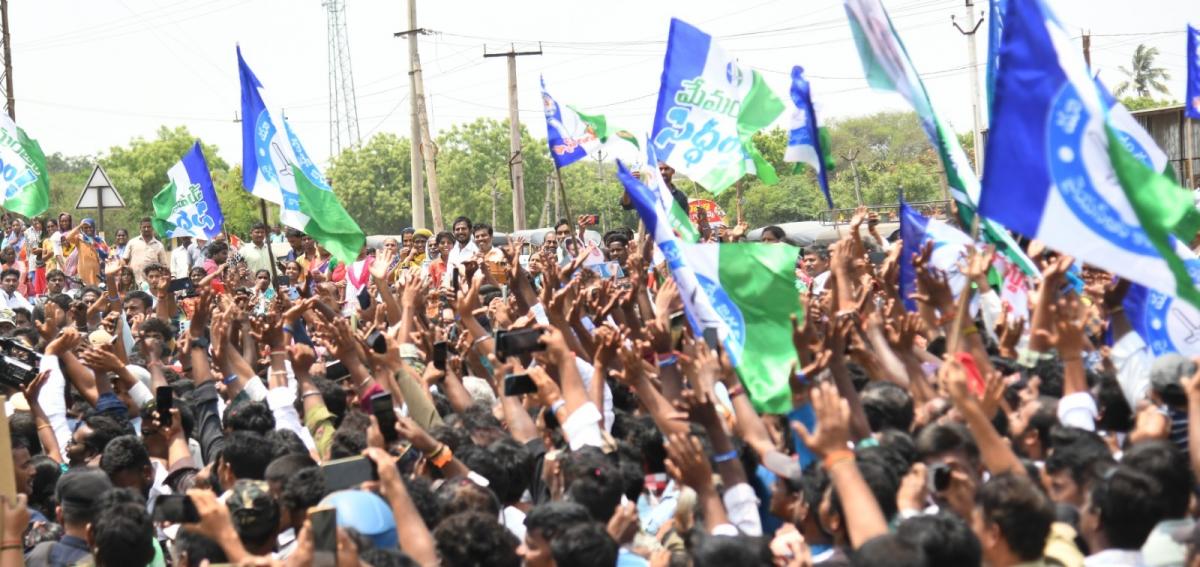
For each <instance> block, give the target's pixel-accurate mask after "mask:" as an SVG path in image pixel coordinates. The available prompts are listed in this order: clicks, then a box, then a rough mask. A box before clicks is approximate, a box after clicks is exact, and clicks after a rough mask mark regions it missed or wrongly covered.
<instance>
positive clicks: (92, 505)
mask: <svg viewBox="0 0 1200 567" xmlns="http://www.w3.org/2000/svg"><path fill="white" fill-rule="evenodd" d="M112 486H113V485H112V480H111V479H109V478H108V475H107V474H104V471H102V470H100V469H94V468H89V467H81V468H75V469H71V470H69V471H67V473H66V474H64V475H62V476H61V477H59V479H58V484H56V485H55V486H54V496H55V500H56V501H57V502H58V507H57V509H56V511H57V514H56V515H57V516H58V521H59V523H60V524H62V525H63V526H65V527H66V528H67V531H68V532H70V531H75V530H83V529H85V528H86V527H87V525H88V524H89V523H91V522H92V520H93V519H95V517H96V501H97V500H99V499H100V495H101V494H104V493H105V492H107V491H108V489H110V488H112Z"/></svg>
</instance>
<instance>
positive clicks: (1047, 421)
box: [1001, 396, 1058, 451]
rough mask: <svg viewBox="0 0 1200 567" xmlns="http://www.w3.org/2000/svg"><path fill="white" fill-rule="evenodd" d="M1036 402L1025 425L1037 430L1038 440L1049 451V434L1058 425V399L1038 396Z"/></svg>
mask: <svg viewBox="0 0 1200 567" xmlns="http://www.w3.org/2000/svg"><path fill="white" fill-rule="evenodd" d="M1037 403H1038V409H1037V411H1035V412H1033V415H1031V416H1029V424H1028V425H1027V427H1028V428H1029V429H1032V430H1034V431H1037V434H1038V440H1040V441H1041V442H1042V448H1043V449H1044V450H1046V451H1049V450H1050V438H1051V435H1052V433H1053V431H1054V427H1055V426H1056V425H1058V400H1056V399H1054V398H1051V397H1050V396H1039V397H1038V399H1037ZM1001 413H1003V412H1001Z"/></svg>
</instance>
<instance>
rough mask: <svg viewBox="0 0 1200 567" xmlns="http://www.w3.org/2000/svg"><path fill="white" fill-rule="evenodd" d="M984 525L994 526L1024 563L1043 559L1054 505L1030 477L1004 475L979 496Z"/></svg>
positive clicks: (978, 500) (997, 477) (982, 490)
mask: <svg viewBox="0 0 1200 567" xmlns="http://www.w3.org/2000/svg"><path fill="white" fill-rule="evenodd" d="M976 502H977V504H978V509H979V511H980V513H981V514H982V516H983V521H984V523H985V524H995V525H996V526H997V527H999V528H1000V534H1001V535H1003V536H1004V541H1005V542H1006V543H1007V544H1008V548H1009V549H1010V550H1012V552H1013V553H1014V554H1016V556H1017V557H1018V558H1020V559H1021V561H1034V560H1036V559H1038V558H1040V557H1042V552H1043V549H1044V548H1045V547H1046V537H1047V536H1049V535H1050V525H1051V524H1052V523H1054V504H1053V503H1052V502H1051V501H1050V498H1049V497H1047V496H1046V494H1045V493H1044V492H1042V490H1041V489H1040V488H1039V487H1038V486H1037V485H1036V484H1034V481H1032V480H1030V478H1029V477H1026V476H1019V475H1015V474H1011V473H1002V474H998V475H996V476H994V477H992V478H991V479H990V480H988V481H987V483H985V484H984V485H983V486H982V487H980V489H979V493H978V494H977V495H976Z"/></svg>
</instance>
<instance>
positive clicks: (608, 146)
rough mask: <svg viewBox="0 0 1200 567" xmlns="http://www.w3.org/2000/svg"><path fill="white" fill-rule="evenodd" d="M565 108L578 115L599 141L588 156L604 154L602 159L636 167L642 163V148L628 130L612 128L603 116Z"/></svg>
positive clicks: (569, 107)
mask: <svg viewBox="0 0 1200 567" xmlns="http://www.w3.org/2000/svg"><path fill="white" fill-rule="evenodd" d="M567 108H568V109H569V110H570V111H572V112H574V113H575V114H576V115H578V116H579V120H580V121H581V122H583V123H584V124H586V125H587V126H588V128H589V129H591V131H592V132H593V133H594V134H595V136H596V139H597V140H599V141H600V146H599V147H596V148H590V149H588V155H591V156H595V154H596V153H598V152H604V154H605V155H604V156H603V157H604V159H609V160H612V159H618V160H621V161H622V162H624V163H625V165H632V166H637V165H640V164H642V163H643V151H642V146H641V144H639V143H638V139H637V136H634V135H633V134H632V133H631V132H630V131H629V130H625V129H622V128H617V127H614V126H612V125H611V124H609V123H608V119H607V118H605V116H604V115H603V114H584V113H583V112H580V111H579V109H577V108H575V107H573V106H568V107H567Z"/></svg>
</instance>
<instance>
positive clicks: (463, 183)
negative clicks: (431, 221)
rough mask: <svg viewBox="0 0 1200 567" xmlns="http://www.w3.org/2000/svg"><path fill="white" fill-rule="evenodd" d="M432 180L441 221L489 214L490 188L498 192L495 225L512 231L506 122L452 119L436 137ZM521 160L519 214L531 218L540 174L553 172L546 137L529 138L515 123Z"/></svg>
mask: <svg viewBox="0 0 1200 567" xmlns="http://www.w3.org/2000/svg"><path fill="white" fill-rule="evenodd" d="M437 143H438V156H437V159H438V162H437V167H438V182H439V185H440V188H441V192H442V214H444V215H446V219H445V221H446V222H445V225H446V226H450V223H451V222H452V221H453V220H454V218H455V217H457V216H459V215H466V216H467V217H470V218H471V220H473V221H478V220H481V219H489V220H490V219H491V218H492V187H493V186H495V187H496V188H497V191H498V193H499V202H498V203H497V213H496V220H497V223H496V224H497V225H498V226H496V227H495V228H496V230H499V231H505V232H506V231H509V230H512V226H513V223H512V182H511V179H510V176H509V167H508V158H509V131H508V122H507V121H504V122H500V121H497V120H493V119H490V118H479V119H476V120H475V121H474V122H471V123H469V124H457V125H455V126H452V127H451V128H450V130H448V131H446V132H444V133H442V134H441V135H440V136H438V139H437ZM521 147H522V148H523V150H522V151H523V156H522V158H523V159H524V164H525V217H526V219H527V224H529V225H532V224H534V223H536V222H537V220H538V217H539V216H540V215H541V212H542V199H543V197H544V196H545V193H546V179H547V177H548V176H549V175H550V174H551V173H553V171H554V166H553V164H552V162H551V161H550V156H549V149H548V148H547V146H546V141H545V140H542V139H534V138H532V137H531V136H530V135H529V132H527V131H526V130H525V127H524V126H522V127H521Z"/></svg>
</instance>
